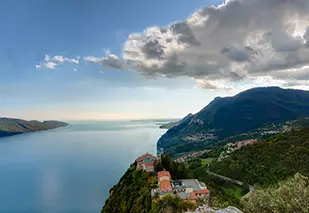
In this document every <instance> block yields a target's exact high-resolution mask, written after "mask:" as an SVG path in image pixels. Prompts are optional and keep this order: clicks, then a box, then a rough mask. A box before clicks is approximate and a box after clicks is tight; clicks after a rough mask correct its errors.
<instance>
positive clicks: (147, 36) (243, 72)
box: [84, 0, 309, 89]
mask: <svg viewBox="0 0 309 213" xmlns="http://www.w3.org/2000/svg"><path fill="white" fill-rule="evenodd" d="M308 11H309V1H308V0H293V1H292V0H245V1H243V0H229V1H225V2H224V3H223V4H221V5H219V6H217V7H216V6H210V7H208V8H203V9H200V10H198V11H196V12H195V13H193V14H192V15H191V16H190V17H188V18H187V19H185V20H183V21H179V22H175V23H171V24H170V25H169V26H167V27H159V26H154V27H149V28H147V29H145V30H144V31H143V32H141V33H132V34H131V35H129V36H128V39H127V40H126V42H125V44H124V47H123V50H122V56H121V57H117V56H116V55H113V54H110V53H109V52H108V53H107V54H106V55H105V56H104V57H102V58H95V57H90V58H84V60H85V61H88V62H94V63H99V64H101V65H104V66H109V67H112V68H115V69H127V70H135V71H137V72H140V73H142V74H143V75H146V76H152V77H156V76H165V77H168V78H174V77H179V76H188V77H191V78H193V79H195V80H196V81H197V83H198V86H199V87H203V88H210V89H216V88H219V89H231V88H230V86H224V85H230V84H233V82H239V81H243V82H247V81H252V79H253V80H256V83H260V84H262V82H261V81H266V80H267V78H271V79H272V81H271V82H272V83H276V84H280V85H286V84H287V83H288V82H291V81H292V80H293V82H294V83H295V81H296V82H298V83H300V84H304V83H305V82H304V80H305V79H304V78H305V77H306V76H304V75H306V74H308V73H307V72H306V71H303V67H306V66H309V41H308V40H309V21H308V19H309V13H308ZM290 73H291V74H290ZM306 80H307V79H306Z"/></svg>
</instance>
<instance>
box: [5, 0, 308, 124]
mask: <svg viewBox="0 0 309 213" xmlns="http://www.w3.org/2000/svg"><path fill="white" fill-rule="evenodd" d="M308 11H309V0H246V1H244V0H226V1H224V2H222V0H210V1H206V0H194V1H187V0H183V1H179V0H169V1H166V0H156V1H150V0H132V1H120V0H114V1H102V0H88V1H84V0H66V1H63V0H53V1H50V0H28V1H24V0H3V1H1V2H0V27H1V32H0V117H19V118H23V119H38V120H50V119H56V120H113V119H142V118H180V117H184V116H185V115H186V114H188V113H196V112H197V111H199V110H200V109H202V108H203V107H204V106H206V105H207V104H208V103H209V102H210V101H211V100H213V99H214V98H215V97H217V96H231V95H235V94H237V93H238V92H240V91H243V90H245V89H249V88H252V87H256V86H281V87H285V88H298V89H309V12H308Z"/></svg>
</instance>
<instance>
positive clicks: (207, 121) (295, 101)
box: [157, 87, 309, 154]
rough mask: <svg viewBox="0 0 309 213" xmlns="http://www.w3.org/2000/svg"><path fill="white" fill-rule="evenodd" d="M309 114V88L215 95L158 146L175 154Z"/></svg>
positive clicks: (175, 127) (273, 89)
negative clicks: (307, 89)
mask: <svg viewBox="0 0 309 213" xmlns="http://www.w3.org/2000/svg"><path fill="white" fill-rule="evenodd" d="M307 116H309V91H303V90H291V89H281V88H279V87H267V88H254V89H250V90H247V91H245V92H242V93H239V94H238V95H236V96H234V97H227V98H220V97H219V98H215V99H214V100H213V101H212V102H211V103H210V104H209V105H207V106H206V107H205V108H203V109H202V110H201V111H200V112H198V113H197V114H195V115H193V116H191V117H190V118H189V119H185V120H184V121H183V122H181V123H180V124H178V125H177V126H174V127H172V128H171V129H169V130H168V131H167V132H166V134H164V135H163V136H162V137H161V138H160V139H159V141H158V144H157V145H158V149H159V150H160V149H161V148H163V149H164V150H165V151H166V152H170V153H172V154H176V153H181V152H186V151H191V150H195V149H196V150H198V149H201V148H205V147H207V146H212V145H213V144H215V143H216V142H217V141H219V140H222V139H224V138H227V137H229V136H233V135H238V134H241V133H245V132H248V131H251V130H254V129H257V128H259V127H260V126H262V125H264V124H267V123H278V122H282V121H288V120H295V119H298V118H300V117H307Z"/></svg>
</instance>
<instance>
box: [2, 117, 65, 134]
mask: <svg viewBox="0 0 309 213" xmlns="http://www.w3.org/2000/svg"><path fill="white" fill-rule="evenodd" d="M67 125H68V124H67V123H65V122H60V121H44V122H40V121H25V120H21V119H15V118H0V138H1V137H6V136H11V135H16V134H21V133H26V132H36V131H41V130H48V129H55V128H58V127H63V126H67Z"/></svg>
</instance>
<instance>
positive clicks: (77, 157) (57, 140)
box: [0, 122, 164, 213]
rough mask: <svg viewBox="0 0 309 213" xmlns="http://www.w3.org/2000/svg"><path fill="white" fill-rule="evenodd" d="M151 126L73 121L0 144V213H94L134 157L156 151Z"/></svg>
mask: <svg viewBox="0 0 309 213" xmlns="http://www.w3.org/2000/svg"><path fill="white" fill-rule="evenodd" d="M163 133H164V130H160V129H159V128H158V125H157V124H156V123H154V122H75V123H73V124H71V125H70V126H68V127H65V128H58V129H56V130H50V131H43V132H35V133H27V134H22V135H17V136H12V137H7V138H1V139H0V212H1V213H58V212H59V213H93V212H94V213H95V212H99V211H100V210H101V207H102V205H103V204H104V201H105V200H106V199H107V197H108V195H109V189H110V188H111V187H112V186H113V185H114V184H116V183H117V182H118V180H119V178H120V177H121V176H122V175H123V173H124V172H125V171H126V169H127V168H128V166H129V165H130V164H131V163H132V162H133V161H134V160H135V158H136V157H137V156H138V155H139V154H142V153H144V152H146V151H148V152H152V153H155V152H156V141H157V140H158V138H159V137H160V135H162V134H163Z"/></svg>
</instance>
